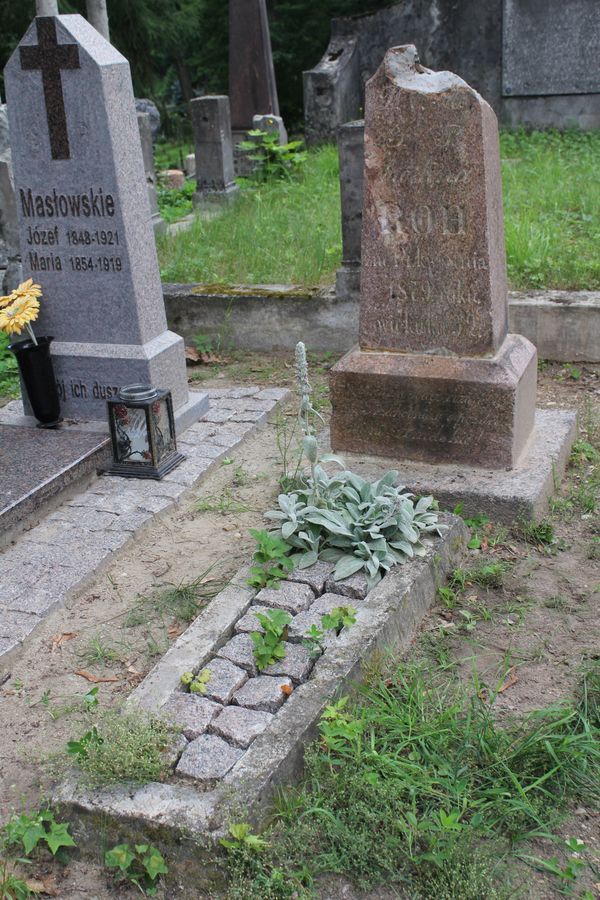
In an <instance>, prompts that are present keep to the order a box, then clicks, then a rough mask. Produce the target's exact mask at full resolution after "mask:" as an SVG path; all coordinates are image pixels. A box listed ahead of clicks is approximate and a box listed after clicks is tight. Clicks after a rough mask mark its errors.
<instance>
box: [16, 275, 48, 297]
mask: <svg viewBox="0 0 600 900" xmlns="http://www.w3.org/2000/svg"><path fill="white" fill-rule="evenodd" d="M41 296H42V288H41V287H40V285H39V284H34V283H33V278H28V279H27V281H23V282H22V284H20V285H19V287H18V288H15V289H14V291H13V292H12V294H11V297H12V298H13V299H14V300H21V299H27V300H35V299H36V298H37V297H41Z"/></svg>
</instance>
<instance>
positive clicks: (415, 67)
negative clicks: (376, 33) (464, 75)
mask: <svg viewBox="0 0 600 900" xmlns="http://www.w3.org/2000/svg"><path fill="white" fill-rule="evenodd" d="M359 340H360V349H357V350H353V351H351V352H350V353H349V354H347V355H346V356H345V357H344V358H343V359H342V360H341V361H340V362H339V363H338V364H337V365H336V366H335V368H334V369H333V371H332V379H331V391H332V404H333V417H332V423H331V436H332V445H333V447H334V449H336V450H344V449H345V450H356V451H359V452H367V453H374V454H376V455H381V456H395V457H402V456H405V457H408V458H412V459H419V460H424V461H429V462H439V461H446V462H450V461H453V462H464V463H470V464H474V465H479V466H486V467H488V468H494V467H503V466H513V465H515V463H516V461H517V460H518V458H519V456H520V455H521V453H522V452H523V450H524V448H525V446H526V444H527V441H528V439H529V437H530V435H531V433H532V429H533V421H534V406H535V388H536V353H535V348H534V347H533V345H532V344H530V343H529V341H527V340H526V339H525V338H523V337H521V336H519V335H507V288H506V262H505V252H504V233H503V220H502V195H501V179H500V157H499V145H498V130H497V123H496V117H495V116H494V113H493V111H492V109H491V107H490V106H488V104H487V103H486V102H485V101H484V100H483V98H482V97H480V96H479V94H477V93H476V92H475V91H474V90H473V89H472V88H470V87H469V86H468V85H467V84H466V83H465V82H464V81H463V80H462V79H461V78H459V77H458V76H456V75H453V74H451V73H450V72H432V71H430V70H429V69H425V68H424V67H423V66H421V65H420V63H419V61H418V57H417V53H416V50H415V48H414V46H412V45H407V46H403V47H395V48H393V49H391V50H389V51H388V52H387V54H386V56H385V59H384V61H383V63H382V65H381V66H380V68H379V69H378V70H377V72H376V73H375V75H374V76H373V78H372V79H371V80H370V81H369V82H368V84H367V94H366V108H365V179H364V203H363V221H362V272H361V293H360V327H359Z"/></svg>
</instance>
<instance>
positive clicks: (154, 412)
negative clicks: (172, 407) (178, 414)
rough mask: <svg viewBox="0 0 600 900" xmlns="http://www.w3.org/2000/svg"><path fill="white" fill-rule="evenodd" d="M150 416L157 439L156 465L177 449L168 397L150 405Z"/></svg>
mask: <svg viewBox="0 0 600 900" xmlns="http://www.w3.org/2000/svg"><path fill="white" fill-rule="evenodd" d="M150 418H151V422H152V425H151V427H152V430H153V431H154V435H155V441H156V457H157V458H156V465H159V463H160V462H161V460H162V459H163V457H165V456H166V455H167V454H168V453H171V452H172V451H173V450H174V449H175V447H174V440H173V435H172V434H171V420H170V418H169V407H168V405H167V400H166V397H165V398H163V399H162V400H155V401H154V403H153V404H152V405H151V407H150Z"/></svg>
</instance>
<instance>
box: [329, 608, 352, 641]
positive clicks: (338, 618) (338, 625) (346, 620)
mask: <svg viewBox="0 0 600 900" xmlns="http://www.w3.org/2000/svg"><path fill="white" fill-rule="evenodd" d="M355 622H356V610H355V609H354V607H353V606H336V607H334V609H332V610H331V612H328V613H325V614H324V615H322V616H321V625H322V626H323V628H325V629H326V630H327V631H335V633H336V634H339V633H340V631H341V630H342V628H349V627H350V626H351V625H354V623H355Z"/></svg>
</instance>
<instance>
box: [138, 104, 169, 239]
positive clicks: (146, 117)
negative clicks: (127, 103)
mask: <svg viewBox="0 0 600 900" xmlns="http://www.w3.org/2000/svg"><path fill="white" fill-rule="evenodd" d="M137 121H138V130H139V132H140V142H141V145H142V159H143V160H144V171H145V173H146V184H147V186H148V202H149V204H150V214H151V216H152V227H153V228H154V233H155V234H165V232H166V230H167V223H166V222H165V221H164V219H163V218H162V216H161V214H160V210H159V208H158V197H157V193H156V169H155V167H154V144H153V142H152V122H151V119H150V113H147V112H138V113H137Z"/></svg>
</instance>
